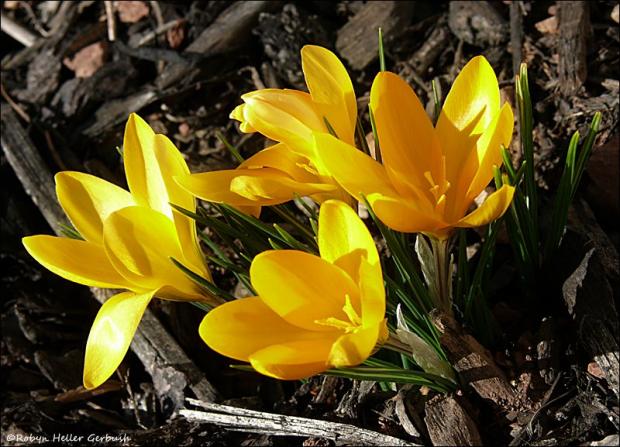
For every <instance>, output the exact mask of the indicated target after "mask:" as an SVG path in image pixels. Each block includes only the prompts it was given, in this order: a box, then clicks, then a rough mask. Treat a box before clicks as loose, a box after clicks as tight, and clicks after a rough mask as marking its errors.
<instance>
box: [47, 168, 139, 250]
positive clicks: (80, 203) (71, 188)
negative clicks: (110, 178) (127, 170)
mask: <svg viewBox="0 0 620 447" xmlns="http://www.w3.org/2000/svg"><path fill="white" fill-rule="evenodd" d="M54 179H55V180H56V194H57V195H58V201H59V202H60V205H61V206H62V208H63V210H64V211H65V213H66V214H67V216H68V217H69V219H70V220H71V222H72V223H73V226H74V227H75V229H76V230H78V232H79V233H80V234H81V235H82V237H83V238H84V239H86V240H87V241H90V242H93V243H96V244H101V243H102V241H103V221H104V220H105V219H106V218H107V217H108V216H109V215H110V214H111V213H113V212H114V211H116V210H119V209H121V208H125V207H126V206H132V205H135V201H134V199H133V197H132V196H131V194H129V192H127V191H125V190H124V189H122V188H119V187H118V186H116V185H114V184H112V183H110V182H107V181H105V180H103V179H100V178H99V177H95V176H94V175H90V174H84V173H82V172H72V171H63V172H59V173H58V174H56V176H55V177H54Z"/></svg>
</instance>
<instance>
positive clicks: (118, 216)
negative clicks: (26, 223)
mask: <svg viewBox="0 0 620 447" xmlns="http://www.w3.org/2000/svg"><path fill="white" fill-rule="evenodd" d="M123 148H124V152H123V159H124V164H125V172H126V176H127V183H128V185H129V189H130V192H129V191H126V190H124V189H122V188H120V187H118V186H116V185H114V184H112V183H109V182H107V181H105V180H103V179H100V178H98V177H95V176H92V175H89V174H84V173H80V172H69V171H65V172H60V173H58V174H56V177H55V180H56V192H57V195H58V201H59V202H60V205H61V206H62V208H63V210H64V211H65V213H66V214H67V216H68V218H69V220H70V221H71V222H72V223H73V225H74V227H75V228H76V229H77V231H78V232H79V233H80V235H81V236H82V237H83V238H84V240H77V239H70V238H64V237H54V236H47V235H37V236H29V237H25V238H24V239H23V243H24V246H25V247H26V250H27V251H28V252H29V253H30V255H31V256H32V257H33V258H35V259H36V260H37V261H38V262H39V263H40V264H41V265H43V266H44V267H46V268H47V269H49V270H51V271H52V272H54V273H56V274H57V275H60V276H62V277H63V278H66V279H68V280H70V281H74V282H77V283H80V284H84V285H87V286H93V287H103V288H113V289H126V290H127V291H126V292H121V293H119V294H117V295H114V296H112V297H111V298H110V299H109V300H108V301H106V302H105V303H104V304H103V305H102V306H101V309H100V310H99V312H98V314H97V317H96V318H95V321H94V323H93V326H92V328H91V330H90V334H89V337H88V342H87V344H86V355H85V360H84V386H85V387H86V388H89V389H90V388H96V387H98V386H99V385H101V384H102V383H103V382H105V381H106V380H107V379H108V378H109V377H110V376H111V375H112V374H113V373H114V371H115V370H116V368H117V367H118V365H119V364H120V363H121V361H122V359H123V357H124V356H125V354H126V352H127V349H128V348H129V345H130V343H131V340H132V338H133V335H134V333H135V331H136V328H137V326H138V323H139V322H140V319H141V318H142V314H143V313H144V311H145V309H146V306H147V305H148V303H149V302H150V300H151V299H152V298H153V297H154V296H157V297H159V298H164V299H172V300H192V301H210V300H212V298H209V297H206V296H205V295H203V294H202V293H201V292H200V290H199V289H198V288H197V286H196V285H195V284H194V283H193V282H192V281H191V280H190V279H188V278H187V276H186V275H185V274H184V273H183V272H181V271H180V270H179V269H178V268H177V267H176V266H175V265H174V264H172V262H171V261H170V258H171V257H173V258H175V259H177V260H178V261H180V262H181V263H183V264H184V265H185V266H186V267H188V268H189V269H191V270H193V271H194V272H196V273H197V274H199V275H202V276H203V277H205V278H208V279H209V280H210V279H211V275H210V273H209V270H208V268H207V267H206V265H205V263H204V261H203V258H202V254H201V251H200V247H199V245H198V240H197V236H196V228H195V222H194V221H193V220H192V219H190V218H188V217H186V216H184V215H182V214H181V213H179V212H177V211H176V210H174V209H173V208H172V207H171V206H170V203H174V204H178V205H179V206H182V207H184V208H187V209H190V210H195V199H194V198H193V196H192V195H191V194H189V193H187V192H186V191H184V190H183V189H182V188H180V187H179V186H178V185H177V184H176V183H175V182H174V181H173V179H172V177H173V176H174V175H181V174H187V173H188V172H189V170H188V168H187V165H186V163H185V160H184V159H183V156H182V155H181V153H180V152H179V151H178V149H177V148H176V147H175V146H174V144H173V143H172V142H171V141H170V140H169V139H168V138H166V137H165V136H164V135H156V134H155V133H154V132H153V130H152V129H151V128H150V127H149V125H148V124H147V123H146V122H145V121H144V120H142V119H141V118H140V117H139V116H138V115H136V114H132V115H131V116H130V117H129V120H128V122H127V126H126V127H125V137H124V145H123Z"/></svg>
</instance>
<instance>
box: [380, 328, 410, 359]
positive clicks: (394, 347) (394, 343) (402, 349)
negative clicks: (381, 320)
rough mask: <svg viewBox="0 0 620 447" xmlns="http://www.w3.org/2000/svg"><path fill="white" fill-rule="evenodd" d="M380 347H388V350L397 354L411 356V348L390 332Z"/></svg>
mask: <svg viewBox="0 0 620 447" xmlns="http://www.w3.org/2000/svg"><path fill="white" fill-rule="evenodd" d="M381 348H385V349H389V350H390V351H394V352H398V353H399V354H405V355H408V356H409V357H411V348H410V347H409V346H408V345H406V344H405V343H403V342H402V341H400V339H399V338H398V337H396V336H395V335H394V334H393V333H392V332H390V336H389V337H388V339H387V340H386V341H385V342H384V343H383V345H381Z"/></svg>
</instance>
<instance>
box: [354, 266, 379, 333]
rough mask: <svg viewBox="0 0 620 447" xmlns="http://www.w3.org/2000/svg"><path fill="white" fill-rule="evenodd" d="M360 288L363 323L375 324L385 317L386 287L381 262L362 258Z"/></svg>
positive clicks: (366, 324)
mask: <svg viewBox="0 0 620 447" xmlns="http://www.w3.org/2000/svg"><path fill="white" fill-rule="evenodd" d="M358 276H359V280H358V281H359V282H358V284H359V289H360V301H361V304H362V325H363V326H364V327H370V326H375V325H377V324H378V323H379V322H381V321H383V320H384V319H385V287H384V286H383V273H382V271H381V263H380V262H379V260H378V259H377V262H376V263H371V262H369V261H367V260H366V259H362V261H361V262H360V265H359V275H358Z"/></svg>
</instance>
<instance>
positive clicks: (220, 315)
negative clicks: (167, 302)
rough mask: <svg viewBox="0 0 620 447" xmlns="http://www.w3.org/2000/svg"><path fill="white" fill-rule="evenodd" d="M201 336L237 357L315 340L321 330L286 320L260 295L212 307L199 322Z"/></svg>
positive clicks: (217, 350) (205, 340) (223, 352)
mask: <svg viewBox="0 0 620 447" xmlns="http://www.w3.org/2000/svg"><path fill="white" fill-rule="evenodd" d="M198 331H199V333H200V337H201V338H202V339H203V340H204V342H205V343H206V344H207V345H208V346H209V347H210V348H211V349H213V350H214V351H216V352H219V353H220V354H222V355H225V356H227V357H231V358H233V359H236V360H242V361H245V362H248V361H249V358H250V356H251V355H252V354H253V353H254V352H256V351H260V350H261V349H264V348H266V347H268V346H271V345H277V344H280V343H285V342H287V341H290V340H314V339H317V338H322V337H324V334H323V333H322V332H314V331H308V330H305V329H301V328H299V327H297V326H293V325H292V324H290V323H287V322H286V321H285V320H284V319H283V318H282V317H280V316H279V315H278V314H277V313H275V312H274V311H273V310H271V309H270V308H269V307H268V306H267V305H266V304H265V303H264V302H263V301H262V300H261V299H260V298H259V297H249V298H240V299H238V300H236V301H230V302H228V303H224V304H222V305H220V306H218V307H216V308H215V309H213V310H211V311H210V312H209V313H208V314H207V315H206V316H205V317H204V319H203V320H202V323H200V328H199V330H198Z"/></svg>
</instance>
